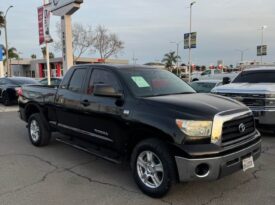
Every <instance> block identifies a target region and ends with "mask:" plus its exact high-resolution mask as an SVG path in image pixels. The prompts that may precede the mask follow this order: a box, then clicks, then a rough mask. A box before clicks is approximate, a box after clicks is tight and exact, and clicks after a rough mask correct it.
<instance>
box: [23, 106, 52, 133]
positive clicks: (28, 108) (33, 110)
mask: <svg viewBox="0 0 275 205" xmlns="http://www.w3.org/2000/svg"><path fill="white" fill-rule="evenodd" d="M35 113H38V114H40V116H41V118H42V120H43V121H44V123H45V125H46V126H47V128H48V129H49V128H50V127H49V123H48V120H47V118H46V116H45V114H44V112H43V109H42V108H41V107H40V106H39V105H38V104H37V103H34V102H30V103H28V104H27V105H26V106H25V118H26V121H27V122H28V120H29V118H30V116H31V115H33V114H35Z"/></svg>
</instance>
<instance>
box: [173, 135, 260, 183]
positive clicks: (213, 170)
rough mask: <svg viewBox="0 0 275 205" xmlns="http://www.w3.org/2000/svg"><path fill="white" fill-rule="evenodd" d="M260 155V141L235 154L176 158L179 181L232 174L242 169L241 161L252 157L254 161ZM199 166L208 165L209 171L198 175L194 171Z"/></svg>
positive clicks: (217, 177) (206, 178)
mask: <svg viewBox="0 0 275 205" xmlns="http://www.w3.org/2000/svg"><path fill="white" fill-rule="evenodd" d="M260 154H261V140H259V141H258V142H257V143H255V144H253V145H251V146H249V147H247V148H244V149H242V150H239V151H237V152H234V153H231V154H228V155H224V156H219V157H212V158H198V159H188V158H184V157H179V156H176V157H175V159H176V164H177V168H178V174H179V180H180V181H184V182H186V181H196V180H206V181H209V180H215V179H219V178H221V177H223V176H226V175H229V174H232V173H234V172H236V171H239V170H241V169H242V159H244V158H246V157H249V156H253V159H254V160H256V159H258V158H259V156H260ZM199 165H208V167H209V170H208V171H207V172H206V173H204V174H203V175H198V174H197V173H196V170H197V168H198V166H199Z"/></svg>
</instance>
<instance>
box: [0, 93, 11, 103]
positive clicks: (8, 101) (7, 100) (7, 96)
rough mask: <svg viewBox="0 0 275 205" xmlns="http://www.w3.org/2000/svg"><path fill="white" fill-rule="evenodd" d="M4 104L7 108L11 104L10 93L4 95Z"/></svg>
mask: <svg viewBox="0 0 275 205" xmlns="http://www.w3.org/2000/svg"><path fill="white" fill-rule="evenodd" d="M2 102H3V104H4V105H5V106H9V105H10V104H11V100H10V96H9V94H8V93H6V92H4V93H3V96H2Z"/></svg>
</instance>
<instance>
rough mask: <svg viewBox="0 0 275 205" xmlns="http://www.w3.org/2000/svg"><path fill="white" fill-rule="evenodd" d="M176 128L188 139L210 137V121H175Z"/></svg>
mask: <svg viewBox="0 0 275 205" xmlns="http://www.w3.org/2000/svg"><path fill="white" fill-rule="evenodd" d="M176 123H177V126H178V127H179V128H180V129H181V131H182V132H183V133H185V134H186V135H188V136H189V137H203V138H206V137H210V136H211V132H212V121H192V120H180V119H177V120H176Z"/></svg>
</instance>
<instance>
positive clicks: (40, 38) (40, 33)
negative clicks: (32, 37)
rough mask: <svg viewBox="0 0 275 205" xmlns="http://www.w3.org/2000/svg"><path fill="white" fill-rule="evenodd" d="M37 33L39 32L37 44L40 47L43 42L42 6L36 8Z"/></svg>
mask: <svg viewBox="0 0 275 205" xmlns="http://www.w3.org/2000/svg"><path fill="white" fill-rule="evenodd" d="M38 32H39V44H40V45H42V44H43V43H44V42H45V36H44V8H43V6H42V7H39V8H38Z"/></svg>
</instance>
